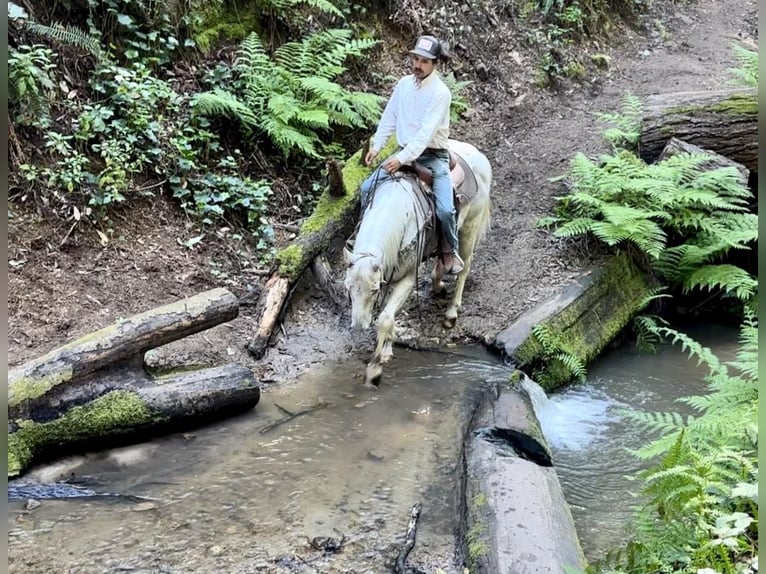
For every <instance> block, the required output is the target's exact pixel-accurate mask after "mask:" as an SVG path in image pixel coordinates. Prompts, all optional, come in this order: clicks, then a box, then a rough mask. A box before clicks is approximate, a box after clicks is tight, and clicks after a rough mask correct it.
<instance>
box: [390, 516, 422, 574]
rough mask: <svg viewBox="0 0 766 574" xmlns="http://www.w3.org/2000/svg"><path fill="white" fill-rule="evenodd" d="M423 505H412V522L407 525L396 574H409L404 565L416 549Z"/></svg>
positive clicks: (397, 560) (397, 561)
mask: <svg viewBox="0 0 766 574" xmlns="http://www.w3.org/2000/svg"><path fill="white" fill-rule="evenodd" d="M421 508H422V504H420V503H419V502H416V503H415V504H413V505H412V510H410V521H409V523H408V524H407V534H406V535H405V537H404V545H403V546H402V549H401V550H400V551H399V556H397V558H396V568H395V569H394V572H396V574H407V567H406V566H405V565H404V563H405V562H406V561H407V556H409V554H410V551H411V550H412V549H413V548H414V547H415V537H416V536H417V533H418V518H420V509H421Z"/></svg>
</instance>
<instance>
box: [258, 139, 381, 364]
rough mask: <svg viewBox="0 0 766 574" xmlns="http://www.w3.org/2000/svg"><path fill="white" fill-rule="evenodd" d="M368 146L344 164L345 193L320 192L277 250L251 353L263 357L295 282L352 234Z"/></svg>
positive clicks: (262, 301)
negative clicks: (295, 232) (341, 238)
mask: <svg viewBox="0 0 766 574" xmlns="http://www.w3.org/2000/svg"><path fill="white" fill-rule="evenodd" d="M395 147H396V141H395V138H393V137H392V138H391V141H390V142H389V143H388V145H387V146H386V147H385V148H384V149H383V150H382V151H381V153H380V155H379V157H380V158H385V157H387V156H388V155H389V154H390V153H392V152H393V150H394V148H395ZM363 153H364V150H359V151H358V152H356V153H355V154H354V155H352V156H351V157H350V158H349V159H348V161H346V164H345V166H344V167H343V170H342V174H343V186H344V189H345V194H343V195H338V194H337V192H331V190H330V187H329V186H328V187H327V188H325V190H324V191H323V192H322V194H321V195H320V196H319V200H318V201H317V204H316V206H315V207H314V211H313V212H312V213H311V215H310V216H309V217H308V218H307V219H306V220H305V221H304V222H303V224H302V225H301V228H300V231H299V233H298V237H296V238H295V240H294V242H293V243H292V244H291V245H289V246H287V247H285V248H284V249H282V250H281V251H279V252H278V253H277V257H276V259H277V264H278V266H277V269H276V271H275V272H274V273H273V274H272V275H271V277H270V278H269V280H268V281H267V282H266V286H265V288H264V295H263V296H261V299H260V300H259V302H258V309H257V311H256V316H257V317H259V321H258V327H257V328H256V330H255V333H254V334H253V338H252V340H251V342H250V344H249V345H248V350H249V351H250V354H251V355H253V356H254V357H255V358H257V359H260V358H261V357H263V355H264V354H265V353H266V348H267V347H268V342H269V339H270V338H271V334H272V332H273V331H274V327H275V326H276V324H277V321H278V319H279V316H280V314H281V311H282V308H283V306H284V303H285V301H287V298H288V296H289V294H290V292H291V291H292V287H293V285H295V283H296V282H297V281H298V279H300V277H301V275H303V272H304V271H306V269H307V268H308V267H309V265H310V264H311V262H312V261H313V260H314V258H315V257H316V256H317V255H319V254H320V253H322V252H323V251H325V250H326V249H327V248H328V247H329V245H330V242H331V241H332V240H333V239H334V238H335V237H338V236H343V235H348V234H349V233H350V232H351V230H352V229H353V227H354V224H355V223H356V221H357V219H358V217H359V186H360V185H361V183H362V182H363V181H364V179H365V178H366V177H367V176H368V175H369V174H370V173H371V172H372V168H371V167H369V166H366V165H364V163H363V161H362V160H363Z"/></svg>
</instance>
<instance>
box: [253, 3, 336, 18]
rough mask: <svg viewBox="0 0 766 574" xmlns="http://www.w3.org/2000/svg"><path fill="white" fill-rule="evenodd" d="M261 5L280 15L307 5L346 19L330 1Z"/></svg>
mask: <svg viewBox="0 0 766 574" xmlns="http://www.w3.org/2000/svg"><path fill="white" fill-rule="evenodd" d="M261 4H262V5H263V8H265V9H269V8H271V10H272V11H274V12H276V13H277V14H278V15H284V14H290V13H292V12H293V11H294V10H295V8H296V7H297V6H300V5H301V4H306V5H307V6H310V7H311V8H314V9H316V10H319V11H320V12H324V13H325V14H332V15H333V16H337V17H338V18H345V16H344V14H343V12H341V11H340V9H339V8H338V7H337V6H335V4H333V3H332V2H329V1H328V0H261Z"/></svg>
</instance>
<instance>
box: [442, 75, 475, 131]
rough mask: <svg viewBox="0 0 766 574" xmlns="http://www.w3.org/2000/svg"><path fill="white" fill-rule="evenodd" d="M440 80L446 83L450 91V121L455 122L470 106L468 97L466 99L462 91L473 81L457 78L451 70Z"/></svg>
mask: <svg viewBox="0 0 766 574" xmlns="http://www.w3.org/2000/svg"><path fill="white" fill-rule="evenodd" d="M442 80H443V81H444V85H446V86H447V87H448V88H449V90H450V92H451V93H452V103H451V104H450V120H451V121H452V122H457V121H458V120H459V119H460V117H461V116H462V115H463V114H464V113H465V112H466V111H468V108H469V107H470V105H469V103H468V99H466V97H465V95H464V91H465V89H466V88H467V87H468V86H470V85H471V84H472V83H473V82H471V81H470V80H458V79H456V78H455V74H454V73H453V72H450V73H449V74H446V75H444V76H442Z"/></svg>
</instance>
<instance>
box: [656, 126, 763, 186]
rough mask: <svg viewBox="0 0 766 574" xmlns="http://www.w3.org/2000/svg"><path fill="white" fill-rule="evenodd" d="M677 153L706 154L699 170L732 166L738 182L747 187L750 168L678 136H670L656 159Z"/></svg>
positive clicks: (660, 159) (659, 159)
mask: <svg viewBox="0 0 766 574" xmlns="http://www.w3.org/2000/svg"><path fill="white" fill-rule="evenodd" d="M679 153H690V154H700V155H706V156H708V158H709V159H707V160H705V162H704V163H703V164H702V165H700V169H701V170H713V169H718V168H721V167H733V168H734V169H736V170H737V171H738V172H739V174H740V178H739V180H740V183H741V184H742V185H743V186H744V187H747V184H748V180H749V179H750V170H749V169H747V168H746V167H745V166H744V165H742V164H741V163H737V162H735V161H733V160H731V159H729V158H728V157H726V156H723V155H721V154H718V153H715V152H713V151H710V150H709V149H705V148H701V147H699V146H696V145H694V144H690V143H689V142H685V141H683V140H680V139H678V138H670V139H669V140H668V143H667V144H665V147H664V148H663V150H662V153H661V154H660V155H659V157H658V158H657V161H658V162H659V161H662V160H663V159H665V158H668V157H672V156H674V155H677V154H679Z"/></svg>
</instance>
